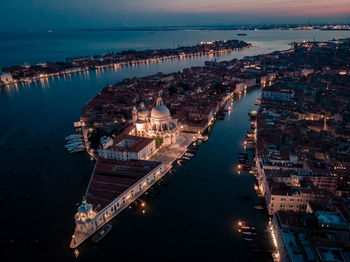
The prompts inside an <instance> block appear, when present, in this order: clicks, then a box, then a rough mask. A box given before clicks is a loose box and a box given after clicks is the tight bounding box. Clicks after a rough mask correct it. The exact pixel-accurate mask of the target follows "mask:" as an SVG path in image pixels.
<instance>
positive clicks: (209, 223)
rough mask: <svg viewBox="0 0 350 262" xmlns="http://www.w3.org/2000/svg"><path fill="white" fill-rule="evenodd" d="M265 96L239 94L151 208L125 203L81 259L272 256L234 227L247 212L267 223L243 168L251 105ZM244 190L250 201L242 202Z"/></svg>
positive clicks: (254, 220)
mask: <svg viewBox="0 0 350 262" xmlns="http://www.w3.org/2000/svg"><path fill="white" fill-rule="evenodd" d="M259 96H260V89H254V90H251V91H249V92H248V93H247V94H246V95H244V96H243V97H242V98H241V99H240V100H237V101H235V102H234V103H233V107H232V109H231V111H230V112H229V113H228V114H227V116H226V117H225V119H224V120H218V121H216V122H215V124H214V126H213V128H212V130H210V134H209V140H208V141H207V142H206V143H201V144H200V147H199V149H198V150H197V151H196V153H195V155H194V156H193V157H192V158H191V159H190V160H189V161H188V162H186V163H184V164H182V165H181V166H178V165H177V166H175V167H174V170H175V172H172V173H171V174H168V175H167V176H165V179H166V181H169V184H168V185H166V186H165V185H163V186H160V187H157V189H158V190H159V192H158V194H157V196H156V197H155V198H154V199H152V200H151V201H148V202H147V203H146V208H142V207H140V206H139V207H136V208H133V209H129V210H126V211H125V212H123V213H122V214H121V215H119V216H118V217H117V218H116V219H114V220H113V221H112V225H113V229H112V231H111V232H110V233H109V235H107V236H106V237H105V239H104V240H103V242H101V243H100V246H95V245H94V244H92V243H89V241H88V242H87V243H85V244H83V245H82V246H81V247H80V249H79V250H80V258H81V259H82V261H84V260H85V259H89V258H91V257H106V258H107V257H110V258H111V257H115V258H116V259H119V260H120V261H137V260H143V261H151V260H155V261H191V260H192V261H233V260H234V261H249V260H250V259H251V260H253V259H257V261H269V260H268V257H266V256H264V257H263V259H262V258H261V254H260V255H257V254H256V253H253V252H252V250H251V248H250V247H249V243H246V242H245V241H244V240H243V239H242V237H241V235H240V234H239V233H238V232H237V230H236V229H235V227H234V226H235V225H236V224H237V221H238V220H240V219H241V220H246V221H248V222H249V223H251V224H253V225H255V226H256V227H257V228H258V231H259V232H263V231H264V226H265V225H266V223H267V221H266V215H264V213H263V212H262V211H257V210H255V209H254V208H253V207H254V206H255V205H256V204H257V202H258V199H257V196H256V193H255V190H254V183H255V181H254V177H253V176H252V175H249V174H248V173H247V172H243V173H241V174H240V175H238V174H237V171H236V167H237V153H238V152H242V151H243V141H244V139H245V133H246V131H247V129H248V128H249V127H250V121H249V117H248V112H249V111H251V110H255V109H256V108H257V106H255V105H254V101H255V100H256V99H257V98H258V97H259ZM242 195H244V196H250V197H251V201H242V200H241V199H240V196H242ZM143 209H145V210H146V212H145V214H143V212H142V210H143ZM259 259H262V260H259ZM266 259H267V260H266Z"/></svg>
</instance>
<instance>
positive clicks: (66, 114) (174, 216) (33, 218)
mask: <svg viewBox="0 0 350 262" xmlns="http://www.w3.org/2000/svg"><path fill="white" fill-rule="evenodd" d="M155 34H156V33H155ZM178 34H179V33H178V32H176V37H178ZM183 34H184V35H190V36H192V35H193V39H192V38H191V41H189V43H188V44H193V43H196V42H198V41H201V40H212V39H230V38H232V32H226V31H225V32H224V31H220V32H205V31H204V32H196V33H193V32H184V33H183ZM216 34H219V35H216ZM250 34H251V35H252V36H250ZM254 34H256V35H254ZM313 34H323V35H320V36H318V37H316V39H320V40H322V39H331V38H332V37H340V36H341V35H336V33H333V32H332V33H324V32H313ZM337 34H338V33H337ZM339 34H340V33H339ZM194 36H195V37H194ZM186 37H187V36H186ZM250 37H251V38H250ZM307 37H309V38H311V37H312V35H310V34H309V32H277V31H276V32H275V31H264V32H255V33H249V35H248V37H247V41H251V42H253V47H252V48H250V49H246V50H244V51H241V52H233V53H231V54H229V55H227V56H221V57H217V59H218V60H223V59H233V58H242V57H243V56H246V55H256V54H259V53H267V52H271V51H273V50H277V49H278V50H281V49H287V48H288V43H290V42H292V41H293V40H295V39H306V38H307ZM174 38H175V36H174ZM33 39H34V38H33ZM152 39H154V38H153V37H152ZM164 39H168V37H166V38H164ZM169 39H172V38H169ZM189 39H190V38H189ZM280 39H282V40H280ZM140 41H141V40H140ZM6 43H7V42H6ZM6 43H5V44H6ZM79 43H80V42H79ZM152 44H156V43H155V42H152ZM11 46H12V45H9V46H8V49H1V50H8V54H5V53H4V51H1V52H3V55H4V56H2V57H7V58H8V60H9V61H10V60H11V57H12V54H13V53H15V51H16V50H17V49H13V51H11V50H12V49H11ZM77 48H78V47H77ZM44 50H45V49H44ZM10 51H11V52H12V53H11V52H10ZM49 51H50V50H48V51H47V52H46V53H50V52H49ZM40 54H42V53H40ZM40 58H41V57H40ZM212 58H213V57H201V58H196V59H184V60H176V61H167V62H164V63H157V64H151V65H139V66H135V67H132V68H131V67H125V68H121V69H118V70H113V69H108V70H103V71H92V72H89V73H85V74H81V75H79V74H76V75H71V76H66V77H61V78H50V79H48V80H45V81H44V80H43V81H38V82H36V83H32V84H30V85H18V86H14V87H5V88H1V89H0V112H1V113H0V123H1V128H0V158H1V165H0V207H1V211H2V212H1V216H0V223H1V225H2V226H3V227H2V231H1V234H0V247H1V248H0V249H1V252H0V260H1V261H24V260H25V261H70V260H73V261H74V260H75V258H73V256H72V250H71V249H69V243H70V239H71V235H72V232H73V231H74V226H75V225H74V214H75V212H76V208H77V204H79V203H80V201H81V199H82V196H83V195H84V192H85V190H86V187H87V185H88V181H89V179H90V176H91V172H92V168H93V166H94V162H93V161H92V160H91V159H90V158H89V156H88V155H87V154H77V155H69V154H67V153H66V152H65V150H64V143H65V141H64V137H65V136H66V135H69V134H71V133H72V132H73V122H74V121H77V120H79V118H80V114H81V109H82V107H83V106H84V105H85V104H86V103H87V102H88V101H89V100H90V99H92V98H93V97H94V96H95V95H96V94H97V93H98V92H99V91H100V90H101V89H102V88H103V87H104V86H105V85H107V84H110V83H115V82H117V81H120V80H122V79H124V78H126V77H135V76H136V77H141V76H146V75H150V74H154V73H157V72H159V71H162V72H164V73H168V72H174V71H178V70H181V69H183V68H184V67H189V66H194V65H203V63H204V61H205V60H208V59H212ZM33 59H34V58H33ZM38 59H39V58H38ZM39 60H40V59H39ZM11 61H12V60H11ZM29 61H31V60H29ZM33 61H34V60H33ZM40 61H42V60H40ZM5 62H6V61H2V62H1V63H2V64H4V63H5ZM6 65H7V63H6ZM259 94H260V90H259V89H255V90H251V91H249V92H248V93H247V94H246V95H245V96H243V97H242V99H241V100H239V101H236V102H234V104H233V108H232V110H231V113H230V114H229V115H228V116H226V118H225V120H220V121H217V122H216V123H215V125H214V126H213V128H212V130H211V132H210V135H209V140H208V141H207V143H205V144H202V145H201V146H200V148H199V150H198V151H197V153H196V154H195V156H194V157H192V159H191V160H190V161H188V162H187V163H186V164H184V165H182V166H177V167H176V172H174V173H172V174H171V175H169V176H167V179H168V180H169V182H170V183H169V185H167V186H162V187H161V188H160V192H159V194H158V195H157V196H156V197H155V198H154V199H152V201H150V202H149V203H147V206H146V213H145V214H142V212H141V211H140V209H133V210H127V211H125V212H123V213H122V214H121V215H119V216H118V217H117V218H116V219H114V220H113V229H112V231H111V232H110V233H109V234H108V235H107V236H106V238H105V239H104V240H103V242H101V244H100V245H99V246H93V245H92V244H91V243H89V242H87V243H86V244H83V245H82V246H81V247H80V255H79V257H78V260H79V261H88V260H91V261H96V259H99V260H102V259H107V258H115V260H120V261H130V260H132V261H134V260H136V259H142V260H144V261H150V260H152V261H154V260H161V259H164V260H167V261H171V260H188V259H192V260H195V261H197V260H202V261H214V260H215V261H216V260H217V261H232V260H236V261H249V260H250V258H251V256H252V252H251V250H250V249H249V248H248V245H247V244H246V243H245V242H244V241H243V240H242V239H241V237H240V236H239V234H238V233H237V232H236V231H235V230H234V228H233V225H234V223H236V222H237V220H238V219H245V220H248V221H249V222H250V223H252V224H254V225H256V226H257V227H259V228H260V229H263V226H264V219H265V216H264V215H263V214H262V213H260V212H259V211H256V210H254V209H253V206H254V205H255V204H256V202H257V201H258V200H257V198H256V196H255V192H254V189H253V184H254V179H253V177H252V176H250V175H248V174H241V175H238V174H237V173H236V172H235V167H236V165H237V152H239V151H241V150H242V149H243V140H244V137H245V132H246V130H247V128H248V127H249V124H250V123H249V118H248V115H247V113H248V111H250V110H251V109H253V108H255V106H254V101H255V100H256V98H257V97H258V96H259ZM240 195H250V196H251V197H252V200H251V201H241V200H240V198H239V196H240Z"/></svg>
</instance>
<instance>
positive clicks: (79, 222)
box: [70, 158, 164, 248]
mask: <svg viewBox="0 0 350 262" xmlns="http://www.w3.org/2000/svg"><path fill="white" fill-rule="evenodd" d="M163 174H164V164H163V163H162V162H157V161H148V160H129V161H121V160H112V159H104V158H99V159H98V161H97V162H96V165H95V168H94V171H93V174H92V177H91V180H90V182H89V186H88V189H87V191H86V195H85V199H84V201H83V202H82V204H81V205H80V206H79V208H78V212H77V213H76V215H75V223H76V228H75V231H74V235H73V237H72V241H71V245H70V246H71V248H75V247H77V246H78V245H79V244H80V243H81V242H83V241H84V240H86V239H87V238H88V237H90V236H91V235H92V234H93V233H94V232H96V230H98V229H99V228H101V227H102V226H103V225H104V224H106V223H108V222H109V221H110V220H111V219H112V218H114V217H115V216H116V215H117V214H118V213H119V212H121V211H122V210H123V209H124V208H125V207H127V206H128V205H129V204H130V203H131V202H133V201H134V200H135V199H136V198H137V197H138V196H140V195H141V194H143V193H144V192H145V191H146V190H147V189H148V188H149V187H150V186H152V185H153V184H154V183H155V182H156V181H157V180H158V179H159V178H160V177H161V176H162V175H163Z"/></svg>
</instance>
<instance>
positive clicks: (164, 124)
mask: <svg viewBox="0 0 350 262" xmlns="http://www.w3.org/2000/svg"><path fill="white" fill-rule="evenodd" d="M132 115H133V122H134V124H135V126H136V135H137V136H144V137H151V138H161V139H163V144H164V145H171V144H175V143H176V140H177V138H178V137H179V134H180V132H179V129H178V127H177V124H176V123H175V122H174V121H173V120H172V118H171V115H170V111H169V109H168V108H167V107H166V106H165V105H164V104H163V100H162V98H161V97H158V99H157V102H156V106H155V107H154V108H153V109H152V110H151V112H149V111H148V110H147V109H146V108H145V106H144V104H143V103H141V105H140V108H139V110H137V109H136V107H134V108H133V111H132Z"/></svg>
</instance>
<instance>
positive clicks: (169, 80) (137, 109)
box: [71, 39, 350, 261]
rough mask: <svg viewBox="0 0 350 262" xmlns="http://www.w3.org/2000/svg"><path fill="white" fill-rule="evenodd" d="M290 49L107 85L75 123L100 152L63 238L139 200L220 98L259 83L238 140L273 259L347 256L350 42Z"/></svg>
mask: <svg viewBox="0 0 350 262" xmlns="http://www.w3.org/2000/svg"><path fill="white" fill-rule="evenodd" d="M292 46H293V47H292V48H291V49H289V50H286V51H281V52H273V53H271V54H266V55H259V56H253V57H245V58H244V59H241V60H237V59H235V60H232V61H224V62H219V63H218V62H215V61H212V62H207V63H206V65H205V66H198V67H191V68H186V69H184V70H182V71H181V72H176V73H170V74H162V73H159V74H156V75H152V76H149V77H143V78H133V79H124V80H123V81H122V82H120V83H117V84H114V85H108V86H107V87H105V88H104V89H103V90H102V91H101V92H100V93H99V94H98V95H97V96H96V97H95V98H94V99H92V100H91V101H90V102H89V103H88V104H87V106H86V107H85V108H84V109H83V112H82V117H81V121H80V122H78V123H75V125H76V127H82V129H83V134H84V141H85V142H86V147H87V150H88V152H90V154H91V155H92V156H94V157H95V158H96V159H97V158H98V159H97V162H96V166H95V168H94V172H93V175H92V179H91V181H90V184H89V187H88V190H87V193H86V196H85V198H84V201H83V204H82V205H81V206H80V207H79V209H78V213H77V215H76V224H77V227H76V231H75V234H74V236H73V239H72V243H71V246H72V247H76V246H77V245H79V244H80V243H81V242H82V241H83V240H85V239H86V238H87V237H89V236H90V235H91V234H92V233H94V232H95V231H96V230H97V229H98V228H100V227H102V226H103V225H104V224H106V223H107V222H108V221H109V220H111V219H112V218H113V217H114V216H116V215H117V214H118V213H119V212H120V211H121V210H123V209H124V208H125V207H127V206H128V205H129V204H130V203H132V202H133V201H136V199H137V198H138V197H139V196H140V195H142V194H143V193H144V192H146V191H147V190H148V189H149V188H150V187H151V186H152V185H153V184H154V183H155V182H156V181H157V180H159V179H161V177H162V176H163V175H164V174H166V173H167V172H168V171H170V170H171V166H172V164H173V162H174V161H176V160H177V159H179V160H180V161H181V160H182V161H183V160H187V159H189V157H188V156H191V155H192V153H194V152H193V149H194V148H196V147H195V143H196V142H194V144H192V142H193V141H196V140H198V139H199V140H203V141H205V140H206V139H208V138H207V136H204V137H203V135H202V134H204V132H205V130H206V129H207V128H208V127H209V126H210V125H212V124H213V123H214V121H215V119H216V118H218V119H220V118H221V117H222V115H223V114H225V112H226V110H227V109H226V110H225V108H227V107H225V105H227V102H229V103H231V102H232V101H234V100H235V99H237V98H239V97H240V96H241V95H242V94H243V93H244V92H247V90H248V91H249V89H251V88H253V87H256V86H260V87H261V88H262V96H261V99H258V100H257V101H256V103H257V104H260V106H259V110H258V111H257V112H250V115H251V118H252V125H251V130H248V132H247V140H246V141H245V145H247V144H248V145H250V146H249V147H248V149H247V150H249V148H250V149H253V150H254V151H255V156H254V159H255V160H254V161H252V160H249V157H245V159H246V161H242V164H240V165H239V166H238V172H240V171H241V170H242V171H243V170H251V173H253V174H255V175H256V179H257V182H258V185H257V187H256V190H257V192H258V193H259V194H261V195H262V196H263V197H264V199H265V204H266V209H267V212H268V215H269V216H271V218H272V219H271V221H270V225H269V230H270V231H271V234H272V240H273V242H274V244H275V252H274V253H273V257H274V259H275V260H276V261H295V260H296V259H303V261H314V260H315V259H316V258H317V259H320V261H323V260H324V259H328V260H332V261H333V260H334V261H336V259H339V258H340V259H341V260H339V261H345V260H346V257H347V256H348V254H349V253H348V251H347V248H346V242H347V241H348V237H349V222H347V221H348V219H349V215H350V214H349V212H350V211H349V210H350V209H349V207H348V204H349V202H348V200H347V197H348V196H349V192H350V187H349V177H348V176H347V169H348V168H349V163H350V159H349V155H350V152H349V150H350V141H349V137H350V126H349V117H350V111H349V106H350V103H349V101H350V99H349V88H350V86H349V84H348V83H349V70H350V67H349V61H350V60H349V59H350V52H349V50H350V49H349V48H350V40H349V39H344V40H337V41H331V42H301V43H293V45H292ZM165 105H166V106H165ZM152 107H153V109H152V110H151V108H152ZM168 108H169V109H168ZM149 110H150V111H149ZM191 134H192V135H191ZM252 145H253V146H252ZM254 145H255V146H254ZM187 147H189V148H187ZM245 148H247V146H245ZM187 150H189V151H187ZM186 151H187V153H186ZM190 152H192V153H190ZM241 155H244V156H247V155H248V154H247V153H242V154H241ZM151 166H152V168H151V170H144V169H145V168H147V167H148V168H149V167H151ZM136 170H138V171H136ZM136 173H138V174H139V175H138V176H139V177H135V174H136ZM126 178H128V179H129V180H128V179H126ZM138 183H139V185H136V186H134V185H135V184H138ZM142 203H143V202H142ZM259 207H260V206H259ZM238 223H239V227H242V228H240V229H239V230H241V233H243V234H244V233H246V234H248V233H249V234H248V235H249V236H250V237H246V238H244V239H245V240H247V241H253V240H254V237H253V234H255V233H254V232H255V231H254V228H253V226H251V225H249V223H248V222H246V221H239V222H238ZM242 225H243V226H242ZM242 229H243V231H242ZM104 230H106V229H104ZM244 230H246V231H244ZM249 230H252V231H249Z"/></svg>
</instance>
